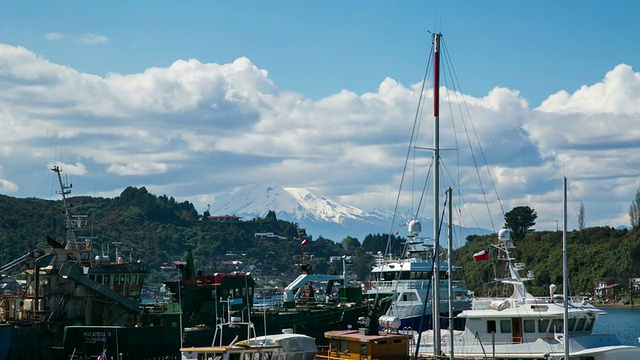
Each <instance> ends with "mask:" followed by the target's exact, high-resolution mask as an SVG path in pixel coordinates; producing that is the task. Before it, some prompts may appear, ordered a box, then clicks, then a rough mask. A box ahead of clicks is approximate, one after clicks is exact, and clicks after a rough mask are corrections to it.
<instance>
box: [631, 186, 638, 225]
mask: <svg viewBox="0 0 640 360" xmlns="http://www.w3.org/2000/svg"><path fill="white" fill-rule="evenodd" d="M629 219H630V220H631V227H632V228H634V229H637V228H638V227H640V189H638V190H636V198H635V199H634V200H633V201H632V202H631V205H629Z"/></svg>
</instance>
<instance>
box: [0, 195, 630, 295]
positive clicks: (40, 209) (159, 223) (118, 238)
mask: <svg viewBox="0 0 640 360" xmlns="http://www.w3.org/2000/svg"><path fill="white" fill-rule="evenodd" d="M70 202H71V203H72V205H73V206H72V213H74V214H86V215H88V220H89V221H88V224H87V226H86V228H85V229H84V230H82V232H81V233H80V234H79V235H83V236H95V237H97V239H95V240H94V249H95V253H96V255H98V254H99V253H100V252H101V251H103V250H102V249H104V251H106V247H107V246H110V252H111V254H110V255H111V257H112V259H113V252H114V246H113V243H114V242H121V243H122V245H120V250H121V253H122V255H123V257H125V258H127V259H128V258H129V257H131V258H132V259H133V260H142V261H143V262H144V263H146V264H147V267H148V269H149V271H150V272H151V274H150V279H151V280H152V281H153V282H157V283H159V282H162V281H163V280H166V279H165V278H163V277H166V276H167V274H166V273H163V272H162V270H161V266H162V265H163V264H170V263H171V262H172V261H175V260H183V259H184V258H185V254H186V251H187V249H189V248H190V249H192V250H193V252H194V258H195V261H196V266H197V267H198V268H202V269H210V270H216V271H220V270H223V268H222V263H223V260H230V259H237V260H241V261H242V262H243V264H244V265H247V266H250V265H253V266H254V269H257V270H259V271H260V272H261V273H262V274H263V275H274V276H278V277H283V278H284V279H283V280H291V279H293V278H294V277H295V276H297V274H296V273H295V271H294V270H295V267H294V265H295V260H294V257H296V256H299V255H300V254H301V246H300V241H299V240H297V239H296V238H297V236H298V235H297V228H296V224H293V223H290V222H287V221H281V220H278V219H276V216H275V213H274V212H273V211H272V212H269V214H266V215H265V217H264V218H257V219H241V220H240V221H233V220H229V219H208V218H207V217H206V216H205V218H204V219H202V216H201V215H200V214H198V213H197V211H196V210H195V208H194V207H193V205H192V204H191V203H189V202H181V203H179V202H176V201H175V199H173V198H171V197H167V196H165V195H163V196H156V195H153V194H150V193H149V192H148V191H147V190H146V189H145V188H135V187H129V188H127V189H125V190H124V191H123V192H122V194H120V196H118V197H115V198H113V199H107V198H96V197H72V198H71V199H70ZM62 210H63V206H62V202H61V201H54V200H41V199H34V198H28V199H21V198H13V197H9V196H2V195H0V265H2V264H7V263H8V262H10V261H11V260H14V259H16V258H18V257H19V256H21V255H23V254H25V253H27V252H28V251H30V250H32V249H34V248H40V249H46V248H47V247H48V246H49V245H47V242H46V237H47V236H50V237H52V238H54V239H56V240H58V241H59V242H63V241H64V239H65V226H64V220H63V217H62ZM205 215H208V214H205ZM260 233H262V234H273V235H269V236H262V237H261V236H256V234H260ZM309 235H310V239H311V241H310V243H309V244H308V245H307V246H306V247H305V250H307V251H309V252H310V253H312V254H313V255H314V263H315V269H316V270H317V271H318V272H319V273H328V272H338V271H341V269H340V268H339V267H336V266H335V264H331V263H330V262H329V258H330V257H332V256H340V255H345V254H346V255H354V257H355V260H354V263H353V265H352V267H351V271H352V272H355V273H356V274H357V275H358V278H359V279H360V280H366V279H367V276H368V274H369V271H370V269H371V265H372V264H373V254H376V253H378V251H380V252H384V251H385V248H386V244H387V239H388V236H387V235H385V234H370V235H368V236H366V237H365V238H364V239H355V238H351V237H347V238H345V239H325V238H323V237H321V236H315V234H309ZM561 239H562V234H561V232H558V231H556V232H532V233H528V234H527V235H526V237H525V239H524V240H521V241H518V242H516V246H517V249H516V252H515V256H516V257H517V259H518V261H519V262H523V263H525V264H526V265H527V269H532V270H534V272H535V274H536V279H535V280H534V281H532V282H531V283H529V284H527V285H528V287H529V288H530V290H531V291H532V293H534V294H536V295H544V294H547V292H548V285H549V284H550V283H555V284H556V285H559V286H560V285H561V284H562V241H561ZM392 240H393V242H392V246H391V251H392V252H394V253H395V254H399V253H401V247H402V242H403V239H401V238H398V237H392ZM568 242H569V251H568V254H569V270H570V271H571V278H570V279H571V290H572V292H574V293H577V292H583V291H593V288H594V286H595V285H596V282H597V281H606V282H608V283H620V284H622V285H623V286H624V287H626V284H627V282H628V279H629V278H634V277H640V238H639V235H638V232H637V231H635V230H631V231H629V230H615V229H613V228H607V227H598V228H589V229H585V230H583V231H582V232H578V231H573V232H571V233H570V234H569V236H568ZM490 243H495V235H492V236H485V237H470V238H469V239H468V241H467V244H466V245H465V246H463V247H461V248H459V249H458V250H456V252H455V255H454V256H455V259H454V260H455V265H457V266H461V267H462V270H460V271H458V272H457V276H459V277H464V278H465V279H466V280H467V283H468V285H469V286H470V288H471V289H473V290H474V291H475V292H476V293H477V294H479V295H480V294H484V293H485V292H486V289H485V288H484V287H483V283H485V282H490V281H492V279H493V278H494V277H495V276H494V269H495V265H496V260H495V250H494V252H492V259H491V260H490V261H482V262H477V263H476V262H474V261H473V257H472V255H473V254H474V253H475V252H478V251H480V250H482V249H485V248H487V247H489V244H490ZM234 256H235V258H234ZM283 274H284V275H283Z"/></svg>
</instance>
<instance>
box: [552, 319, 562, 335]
mask: <svg viewBox="0 0 640 360" xmlns="http://www.w3.org/2000/svg"><path fill="white" fill-rule="evenodd" d="M551 331H552V332H554V333H556V334H559V333H561V332H562V331H563V330H562V319H553V321H552V322H551Z"/></svg>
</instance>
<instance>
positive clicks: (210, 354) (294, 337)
mask: <svg viewBox="0 0 640 360" xmlns="http://www.w3.org/2000/svg"><path fill="white" fill-rule="evenodd" d="M317 352H318V348H317V347H316V345H315V340H314V339H313V338H312V337H309V336H306V335H302V334H295V333H282V334H275V335H266V336H259V337H253V338H249V339H247V340H244V341H238V342H235V343H232V344H230V345H225V346H207V347H183V348H180V353H181V359H182V360H202V359H217V360H237V359H279V360H313V359H315V358H316V353H317Z"/></svg>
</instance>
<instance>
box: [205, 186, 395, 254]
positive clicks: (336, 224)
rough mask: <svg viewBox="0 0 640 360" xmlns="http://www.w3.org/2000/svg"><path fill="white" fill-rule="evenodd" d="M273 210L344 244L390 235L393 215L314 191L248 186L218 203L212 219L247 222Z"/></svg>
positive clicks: (213, 207) (316, 234) (285, 217)
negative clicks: (237, 218) (224, 217)
mask: <svg viewBox="0 0 640 360" xmlns="http://www.w3.org/2000/svg"><path fill="white" fill-rule="evenodd" d="M269 210H273V211H275V213H276V216H277V218H278V219H281V220H287V221H292V222H297V223H299V224H300V226H301V227H304V228H306V229H307V233H308V234H310V235H312V236H313V237H314V238H317V237H318V236H323V237H325V238H328V239H331V240H334V241H337V242H340V241H342V239H344V238H345V237H346V236H352V237H356V238H358V240H360V241H362V240H363V239H364V237H365V236H366V235H368V234H375V233H388V232H389V226H390V224H391V218H392V216H393V214H392V213H391V212H388V211H385V210H382V209H376V210H374V211H371V212H367V211H363V210H361V209H358V208H356V207H353V206H350V205H346V204H342V203H340V202H338V201H336V200H334V199H330V198H327V197H325V196H322V195H320V194H318V193H316V192H315V191H313V190H309V189H303V188H284V187H282V186H280V185H277V184H272V185H248V186H244V187H242V188H240V189H238V190H236V191H235V192H233V193H232V194H230V195H229V196H228V197H226V198H224V199H221V200H219V201H218V200H216V201H215V202H214V204H212V206H211V210H210V213H211V215H237V216H241V217H242V218H243V219H245V220H248V219H253V218H257V217H264V216H265V215H266V214H267V212H269Z"/></svg>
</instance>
